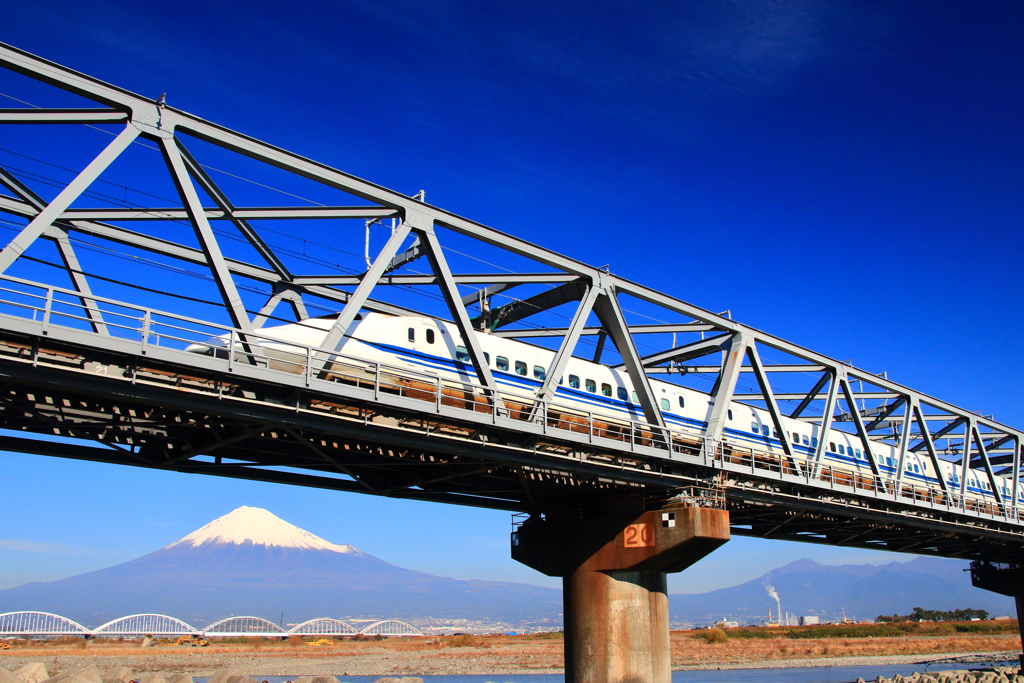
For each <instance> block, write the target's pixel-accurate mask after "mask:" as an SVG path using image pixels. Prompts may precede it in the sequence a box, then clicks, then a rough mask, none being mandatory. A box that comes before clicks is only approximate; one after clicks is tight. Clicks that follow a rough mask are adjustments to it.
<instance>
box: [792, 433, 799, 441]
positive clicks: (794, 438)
mask: <svg viewBox="0 0 1024 683" xmlns="http://www.w3.org/2000/svg"><path fill="white" fill-rule="evenodd" d="M793 443H800V435H799V434H797V433H796V432H793Z"/></svg>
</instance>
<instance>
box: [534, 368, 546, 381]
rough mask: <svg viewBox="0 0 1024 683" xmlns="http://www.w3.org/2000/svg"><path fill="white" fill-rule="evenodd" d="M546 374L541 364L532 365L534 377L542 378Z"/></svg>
mask: <svg viewBox="0 0 1024 683" xmlns="http://www.w3.org/2000/svg"><path fill="white" fill-rule="evenodd" d="M547 374H548V373H547V370H545V369H544V368H542V367H541V366H539V365H534V366H533V376H534V377H536V378H537V379H539V380H543V379H544V377H545V375H547Z"/></svg>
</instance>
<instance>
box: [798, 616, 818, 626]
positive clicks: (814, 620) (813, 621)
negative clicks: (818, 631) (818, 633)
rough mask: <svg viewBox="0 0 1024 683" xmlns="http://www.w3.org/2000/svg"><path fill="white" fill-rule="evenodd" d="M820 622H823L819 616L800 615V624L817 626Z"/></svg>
mask: <svg viewBox="0 0 1024 683" xmlns="http://www.w3.org/2000/svg"><path fill="white" fill-rule="evenodd" d="M820 623H821V620H820V619H819V618H818V617H812V616H806V617H800V625H801V626H817V625H818V624H820Z"/></svg>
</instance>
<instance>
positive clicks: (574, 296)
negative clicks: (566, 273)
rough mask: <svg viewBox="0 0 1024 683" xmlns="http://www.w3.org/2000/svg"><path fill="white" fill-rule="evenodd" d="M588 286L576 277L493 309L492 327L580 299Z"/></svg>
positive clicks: (491, 315) (502, 325)
mask: <svg viewBox="0 0 1024 683" xmlns="http://www.w3.org/2000/svg"><path fill="white" fill-rule="evenodd" d="M586 286H587V283H586V281H585V280H581V279H575V280H573V281H572V282H567V283H565V284H564V285H560V286H558V287H554V288H552V289H549V290H547V291H544V292H541V293H540V294H536V295H534V296H531V297H530V298H529V299H523V300H522V301H518V300H516V301H513V302H512V303H509V304H505V305H504V306H499V307H498V308H495V309H492V310H491V312H490V314H489V317H490V318H491V320H493V321H494V323H493V324H492V328H493V329H498V328H500V327H504V326H506V325H511V324H512V323H515V322H519V321H520V320H522V319H524V318H529V317H530V316H532V315H536V314H538V313H541V312H543V311H546V310H548V309H551V308H555V307H556V306H561V305H562V304H567V303H569V302H570V301H579V300H580V298H581V297H582V296H583V288H584V287H586Z"/></svg>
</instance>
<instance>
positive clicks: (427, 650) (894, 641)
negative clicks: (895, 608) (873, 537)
mask: <svg viewBox="0 0 1024 683" xmlns="http://www.w3.org/2000/svg"><path fill="white" fill-rule="evenodd" d="M705 634H706V632H703V631H674V632H673V633H672V635H671V647H672V668H673V669H675V670H715V669H755V668H757V669H763V668H793V667H845V666H871V665H879V666H884V665H892V664H922V665H928V666H929V667H931V668H934V666H936V665H939V664H970V663H972V662H987V661H1000V660H1012V659H1016V657H1017V655H1018V653H1019V652H1020V639H1019V637H1018V636H1016V635H1014V634H1010V633H999V634H974V635H972V634H957V635H940V636H913V637H907V636H905V637H892V638H874V637H871V638H864V637H860V638H836V637H832V638H821V639H816V638H801V639H799V640H793V639H790V638H784V637H773V638H747V639H743V638H731V639H729V640H728V641H727V642H724V643H710V642H707V639H706V635H705ZM28 662H43V663H44V664H45V665H46V667H47V669H48V670H49V672H50V674H51V675H54V674H56V673H59V672H61V671H66V670H68V669H71V668H73V667H77V666H81V665H83V664H95V665H96V666H97V667H98V668H99V669H100V670H101V671H107V670H111V669H114V668H116V667H122V666H123V667H127V668H128V669H130V670H131V671H132V672H134V673H136V674H138V675H139V676H141V675H143V674H147V673H158V674H161V675H165V676H169V675H173V674H178V673H187V674H190V675H192V676H195V677H204V676H209V675H210V674H212V673H213V672H214V671H216V670H218V669H234V670H237V671H239V672H240V673H245V674H248V675H251V676H254V677H256V678H257V679H261V677H268V676H289V677H294V676H313V675H331V676H368V675H380V676H384V675H390V676H396V675H472V674H483V675H495V676H497V675H501V674H510V675H511V674H524V673H562V671H563V669H562V638H561V634H541V635H535V636H462V637H455V638H416V639H413V638H388V639H386V640H381V641H374V640H362V641H354V640H344V641H338V642H335V643H333V644H332V645H331V646H330V647H311V646H309V645H307V644H306V643H305V642H292V643H285V642H280V641H266V640H259V639H252V640H250V641H248V642H240V643H216V642H215V643H212V644H211V645H210V646H209V647H206V648H191V647H181V646H178V647H175V646H173V645H170V644H158V645H157V646H154V647H147V648H142V647H139V644H138V643H131V642H117V641H92V642H91V643H89V644H86V643H85V641H81V640H72V639H68V640H67V641H65V642H63V643H60V642H53V643H48V644H41V643H16V644H15V645H14V647H12V649H10V650H4V651H0V666H2V667H4V668H5V669H7V670H9V671H10V670H13V669H16V668H18V667H19V666H21V665H22V664H25V663H28Z"/></svg>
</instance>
